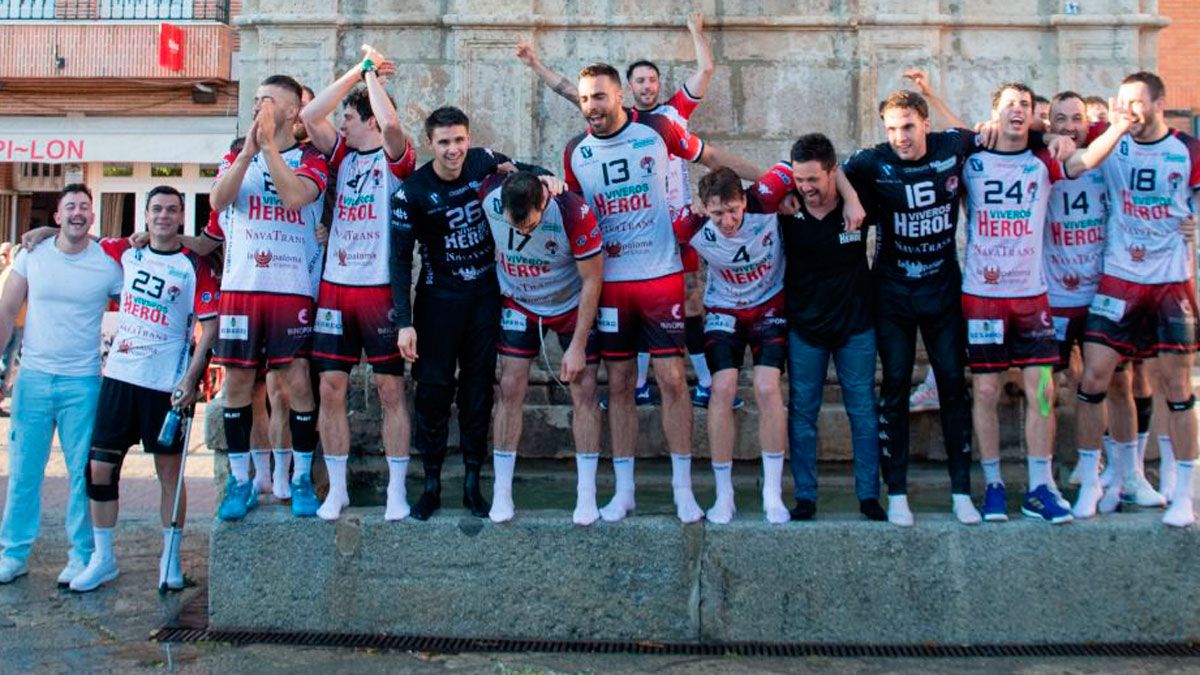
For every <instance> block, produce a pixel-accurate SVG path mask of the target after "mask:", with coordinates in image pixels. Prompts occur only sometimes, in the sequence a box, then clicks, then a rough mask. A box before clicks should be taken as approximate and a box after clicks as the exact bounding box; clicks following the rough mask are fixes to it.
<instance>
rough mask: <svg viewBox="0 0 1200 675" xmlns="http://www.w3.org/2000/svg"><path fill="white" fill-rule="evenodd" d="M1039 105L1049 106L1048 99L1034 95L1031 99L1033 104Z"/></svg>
mask: <svg viewBox="0 0 1200 675" xmlns="http://www.w3.org/2000/svg"><path fill="white" fill-rule="evenodd" d="M1039 103H1045V104H1046V105H1050V99H1048V98H1046V97H1045V96H1037V95H1035V96H1034V97H1033V104H1034V105H1037V104H1039Z"/></svg>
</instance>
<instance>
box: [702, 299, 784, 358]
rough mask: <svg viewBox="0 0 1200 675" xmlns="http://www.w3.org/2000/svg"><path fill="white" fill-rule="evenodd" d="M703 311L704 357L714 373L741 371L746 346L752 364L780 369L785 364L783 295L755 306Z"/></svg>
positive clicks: (712, 308) (713, 308)
mask: <svg viewBox="0 0 1200 675" xmlns="http://www.w3.org/2000/svg"><path fill="white" fill-rule="evenodd" d="M705 311H706V314H705V317H704V357H705V360H706V361H707V362H708V369H709V370H711V371H712V372H714V373H716V372H719V371H722V370H727V369H729V368H741V367H742V363H743V361H744V360H745V358H746V347H747V346H749V347H750V355H751V357H752V358H753V359H754V365H756V366H766V367H768V368H778V369H780V370H783V366H784V364H785V363H786V362H787V318H786V317H785V316H784V308H783V294H782V293H779V294H778V295H776V296H775V297H773V298H771V299H770V300H768V301H766V302H764V303H763V304H761V305H759V306H757V307H748V308H746V309H720V308H715V307H708V308H706V309H705Z"/></svg>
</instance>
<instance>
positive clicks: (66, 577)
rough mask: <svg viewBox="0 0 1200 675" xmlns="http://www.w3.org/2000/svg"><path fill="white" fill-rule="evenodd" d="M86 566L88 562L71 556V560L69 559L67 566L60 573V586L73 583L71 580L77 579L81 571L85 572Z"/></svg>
mask: <svg viewBox="0 0 1200 675" xmlns="http://www.w3.org/2000/svg"><path fill="white" fill-rule="evenodd" d="M86 567H87V564H86V563H84V562H83V561H80V560H76V559H74V558H71V559H70V560H69V561H67V566H66V567H64V568H63V570H62V571H61V572H59V573H58V586H59V588H66V587H67V586H69V585H70V584H71V581H73V580H74V579H75V577H77V576H79V574H80V573H81V572H83V570H84V569H85V568H86Z"/></svg>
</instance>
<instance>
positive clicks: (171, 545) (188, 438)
mask: <svg viewBox="0 0 1200 675" xmlns="http://www.w3.org/2000/svg"><path fill="white" fill-rule="evenodd" d="M195 414H196V405H195V404H194V403H193V404H192V406H191V407H190V408H188V411H187V415H186V416H185V417H184V418H183V453H182V456H181V457H180V458H179V478H178V480H177V481H176V482H175V503H174V505H173V506H171V533H170V535H168V538H167V551H173V550H174V549H175V538H176V537H180V536H182V534H183V533H182V532H180V531H179V498H180V497H181V496H182V495H183V475H184V469H186V468H187V456H188V448H189V447H191V442H192V418H193V417H195ZM170 573H171V563H170V560H169V559H168V562H167V565H166V566H165V567H163V570H162V572H160V573H159V575H158V592H159V594H160V595H162V594H164V593H166V592H167V591H168V590H171V589H168V588H167V575H168V574H170Z"/></svg>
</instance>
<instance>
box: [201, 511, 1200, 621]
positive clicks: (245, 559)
mask: <svg viewBox="0 0 1200 675" xmlns="http://www.w3.org/2000/svg"><path fill="white" fill-rule="evenodd" d="M569 518H570V515H569V513H567V512H565V511H542V512H537V513H534V514H527V513H522V514H519V515H518V518H517V520H515V521H514V522H512V523H510V524H506V525H499V526H498V525H494V524H492V523H490V522H487V521H481V520H478V519H475V518H471V517H468V516H466V514H465V513H464V512H461V511H454V510H447V511H444V512H443V513H442V514H440V515H439V516H437V517H435V518H434V519H433V520H431V521H429V522H427V523H418V522H404V523H386V522H384V521H383V519H382V514H381V509H378V508H375V509H370V510H359V509H350V510H349V512H348V514H347V515H346V516H344V517H343V519H342V521H340V522H339V523H337V524H330V523H324V522H321V521H318V520H295V519H293V518H292V517H291V516H290V515H289V514H288V513H287V512H286V511H285V510H284V509H282V508H277V507H270V508H262V509H259V510H258V511H256V512H254V513H252V514H251V515H250V516H249V517H248V519H247V520H246V522H245V523H243V524H228V523H220V522H216V523H214V525H213V529H212V535H211V548H210V555H211V564H210V586H209V603H210V621H211V625H212V627H213V628H218V629H234V628H246V629H277V630H293V631H301V630H313V631H320V630H324V631H341V632H368V633H394V634H421V635H442V636H475V637H513V638H538V639H646V640H704V641H715V642H720V641H732V640H756V641H757V640H762V641H782V642H854V643H890V644H895V643H924V642H935V643H942V644H947V643H949V644H960V643H961V644H995V643H1009V642H1017V643H1055V642H1080V641H1101V642H1118V641H1131V640H1136V641H1163V642H1166V641H1183V640H1195V639H1197V638H1200V613H1198V612H1196V611H1195V608H1196V606H1197V603H1198V602H1200V586H1197V585H1196V584H1195V583H1194V580H1193V576H1194V574H1193V573H1194V562H1195V560H1197V559H1200V531H1196V530H1190V531H1172V530H1168V529H1167V528H1165V527H1163V526H1162V525H1161V524H1159V523H1158V522H1157V521H1158V515H1157V514H1156V513H1137V514H1128V515H1118V516H1112V517H1108V518H1104V519H1100V520H1097V521H1093V522H1087V523H1074V524H1071V525H1068V526H1062V527H1050V526H1046V525H1042V524H1040V523H1036V522H1031V521H1025V520H1019V521H1018V522H1012V523H1007V524H1002V525H987V526H980V527H975V528H966V527H963V526H961V525H958V524H957V523H954V522H952V521H951V520H950V518H949V517H948V516H943V515H925V514H923V515H922V516H921V517H920V522H919V524H918V526H917V527H915V528H913V529H910V530H901V529H897V528H894V527H891V526H888V525H886V524H882V523H869V522H865V521H862V520H859V519H857V518H851V517H850V516H841V517H839V516H829V517H822V518H821V519H820V520H818V521H815V522H813V523H807V524H803V525H800V524H791V525H785V526H783V527H771V526H768V525H766V524H765V523H762V522H760V521H757V520H752V519H749V518H747V519H745V520H739V521H735V522H734V523H733V524H731V525H727V526H713V525H705V524H698V525H691V526H686V527H683V526H680V525H679V524H678V523H677V522H676V521H674V519H672V518H669V517H637V518H633V519H631V520H628V521H626V522H624V523H621V524H618V525H609V524H604V523H601V524H598V525H597V526H594V527H591V528H578V527H575V526H573V525H571V523H570V520H569Z"/></svg>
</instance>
